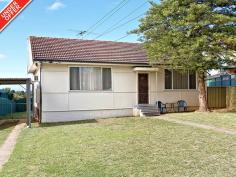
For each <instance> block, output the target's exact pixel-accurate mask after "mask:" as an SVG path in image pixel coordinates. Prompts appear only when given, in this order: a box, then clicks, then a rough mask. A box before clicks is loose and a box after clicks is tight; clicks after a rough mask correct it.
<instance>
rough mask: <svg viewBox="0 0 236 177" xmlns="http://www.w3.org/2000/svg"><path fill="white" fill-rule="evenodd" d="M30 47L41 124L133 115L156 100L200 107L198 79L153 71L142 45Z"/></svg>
mask: <svg viewBox="0 0 236 177" xmlns="http://www.w3.org/2000/svg"><path fill="white" fill-rule="evenodd" d="M29 45H30V47H29V49H30V58H29V72H30V73H32V74H33V76H34V77H33V78H34V89H35V94H34V95H35V98H34V106H35V109H36V113H37V114H38V116H39V117H40V119H41V121H42V122H64V121H75V120H84V119H97V118H108V117H124V116H133V114H134V112H133V109H134V108H135V106H136V105H138V104H155V103H156V101H162V102H164V103H175V102H177V101H178V100H185V101H186V102H187V104H188V107H189V109H197V108H198V92H197V81H196V77H197V76H196V74H195V73H194V72H191V71H189V72H185V73H181V72H178V71H175V70H171V69H168V68H165V67H164V66H161V65H155V66H150V65H149V63H148V59H147V55H146V52H145V50H144V49H143V48H142V45H141V44H135V43H122V42H111V41H94V40H78V39H63V38H46V37H30V39H29Z"/></svg>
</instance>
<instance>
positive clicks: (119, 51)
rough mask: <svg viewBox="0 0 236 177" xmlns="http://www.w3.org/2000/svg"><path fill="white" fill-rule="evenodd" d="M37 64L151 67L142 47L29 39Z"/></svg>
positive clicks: (81, 41) (132, 44) (42, 38)
mask: <svg viewBox="0 0 236 177" xmlns="http://www.w3.org/2000/svg"><path fill="white" fill-rule="evenodd" d="M30 44H31V50H32V57H33V60H34V61H59V62H60V61H61V62H90V63H114V64H116V63H117V64H148V61H147V55H146V52H145V50H144V49H143V48H142V44H138V43H125V42H112V41H96V40H81V39H64V38H49V37H30Z"/></svg>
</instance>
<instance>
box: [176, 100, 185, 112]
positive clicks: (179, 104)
mask: <svg viewBox="0 0 236 177" xmlns="http://www.w3.org/2000/svg"><path fill="white" fill-rule="evenodd" d="M177 109H178V112H185V111H187V102H186V101H184V100H179V101H178V102H177Z"/></svg>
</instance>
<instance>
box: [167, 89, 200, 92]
mask: <svg viewBox="0 0 236 177" xmlns="http://www.w3.org/2000/svg"><path fill="white" fill-rule="evenodd" d="M176 91H177V92H178V91H179V92H187V91H188V92H196V91H197V89H164V92H176Z"/></svg>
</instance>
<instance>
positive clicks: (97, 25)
mask: <svg viewBox="0 0 236 177" xmlns="http://www.w3.org/2000/svg"><path fill="white" fill-rule="evenodd" d="M129 1H130V0H123V1H121V2H120V3H119V4H118V5H117V6H116V7H114V8H113V9H112V10H110V11H109V12H108V13H106V14H105V15H104V16H103V17H102V18H101V19H100V20H98V21H97V22H96V23H95V24H94V25H92V26H91V27H89V28H88V29H87V30H86V31H87V34H86V35H85V36H87V35H89V34H91V33H92V32H93V31H94V30H95V29H97V28H98V27H99V26H100V25H102V24H103V23H104V22H105V21H106V20H108V19H109V18H111V17H112V16H113V15H114V14H115V13H116V12H118V11H119V10H120V9H121V8H123V7H124V6H125V5H126V4H127V3H128V2H129Z"/></svg>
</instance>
